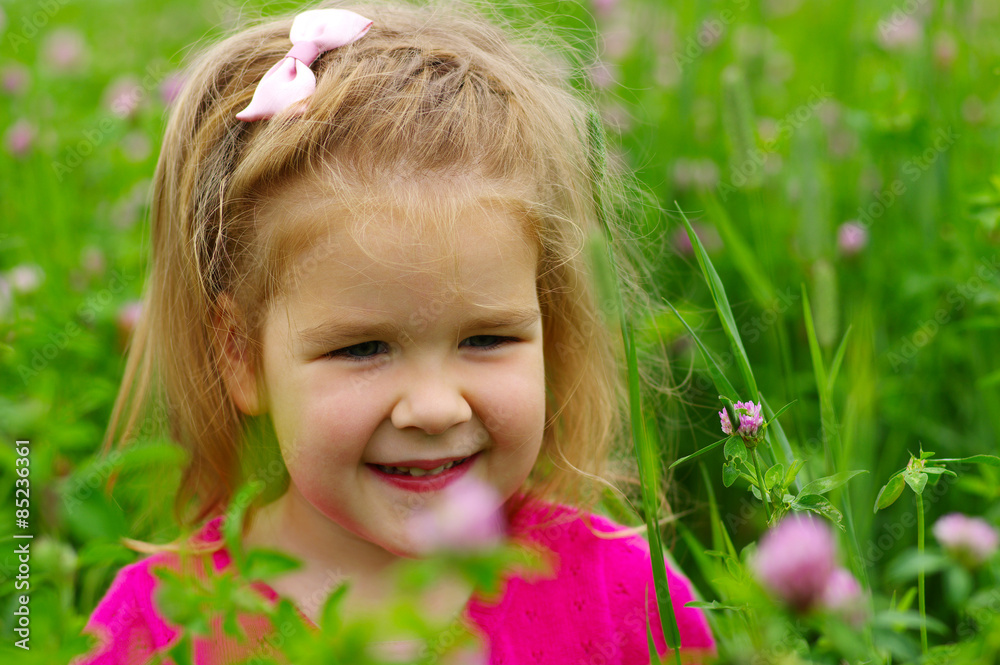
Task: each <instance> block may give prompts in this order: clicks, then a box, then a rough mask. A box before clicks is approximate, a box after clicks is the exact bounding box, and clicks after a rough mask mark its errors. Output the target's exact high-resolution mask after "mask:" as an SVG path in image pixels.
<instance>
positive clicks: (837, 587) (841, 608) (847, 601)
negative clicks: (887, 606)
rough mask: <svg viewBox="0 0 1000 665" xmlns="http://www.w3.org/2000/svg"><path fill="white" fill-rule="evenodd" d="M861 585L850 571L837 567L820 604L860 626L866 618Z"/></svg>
mask: <svg viewBox="0 0 1000 665" xmlns="http://www.w3.org/2000/svg"><path fill="white" fill-rule="evenodd" d="M862 601H863V596H862V593H861V585H860V584H858V581H857V580H856V579H854V575H851V573H850V572H849V571H847V570H846V569H844V568H836V569H835V570H834V571H833V573H831V574H830V579H829V580H827V583H826V588H824V589H823V594H822V596H821V598H820V604H821V605H822V607H823V608H824V609H826V610H829V611H831V612H833V613H835V614H839V615H840V616H841V617H842V618H843V619H844V620H845V621H847V622H848V623H850V624H852V625H853V626H854V627H855V628H860V626H861V623H862V622H864V620H865V607H864V604H863V602H862Z"/></svg>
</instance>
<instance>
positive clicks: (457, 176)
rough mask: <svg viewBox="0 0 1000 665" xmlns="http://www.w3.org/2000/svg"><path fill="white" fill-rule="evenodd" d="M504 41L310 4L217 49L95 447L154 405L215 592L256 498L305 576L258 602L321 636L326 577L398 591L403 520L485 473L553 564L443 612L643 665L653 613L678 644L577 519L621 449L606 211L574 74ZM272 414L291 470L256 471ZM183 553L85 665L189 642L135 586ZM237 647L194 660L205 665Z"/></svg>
mask: <svg viewBox="0 0 1000 665" xmlns="http://www.w3.org/2000/svg"><path fill="white" fill-rule="evenodd" d="M293 18H294V20H293ZM495 23H496V24H495ZM498 25H499V23H498V22H493V21H489V22H488V21H486V20H483V19H481V18H479V17H478V15H477V14H474V13H472V12H471V11H468V10H463V9H461V8H459V7H457V6H453V5H445V4H438V5H433V6H430V5H429V6H424V7H416V6H413V5H411V4H405V3H399V4H398V5H397V4H364V5H351V6H350V7H347V6H343V7H337V8H332V9H331V8H329V7H323V8H321V10H310V11H305V12H302V13H300V14H298V15H296V16H294V17H290V18H286V19H281V20H268V21H265V22H261V23H259V24H258V25H256V26H255V27H252V28H250V29H246V30H244V31H242V32H239V33H238V34H235V35H234V36H231V37H230V38H228V39H226V40H224V41H222V42H221V43H219V44H217V45H216V46H214V47H213V48H211V49H210V50H208V51H207V52H205V53H203V55H202V56H201V57H200V59H199V60H198V61H197V63H196V64H195V66H194V67H193V68H192V70H191V72H190V74H189V76H188V78H187V83H186V84H185V88H184V90H183V91H182V92H181V94H180V96H179V98H178V99H177V101H176V103H175V107H174V109H173V111H172V115H171V117H170V120H169V124H168V126H167V130H166V135H165V138H164V142H163V147H162V153H161V155H160V160H159V164H158V166H157V170H156V175H155V184H154V197H153V212H152V225H153V236H152V237H153V246H152V258H153V262H152V273H151V276H150V278H149V282H148V287H149V288H148V292H147V294H146V306H145V308H144V311H143V314H142V319H141V321H140V323H139V325H138V328H137V329H136V332H135V337H134V339H133V342H132V347H131V349H130V354H129V359H128V365H127V368H126V376H125V380H124V383H123V387H122V390H121V392H120V394H119V398H118V402H117V403H116V405H115V409H114V413H113V415H112V422H111V426H110V428H109V431H108V438H107V439H106V441H105V444H106V448H105V450H107V449H108V445H109V444H110V443H111V442H113V441H128V440H130V439H131V438H134V435H135V431H136V429H137V422H138V421H139V420H140V419H141V418H142V417H143V416H142V414H143V413H144V411H143V409H144V408H146V406H148V405H149V404H151V403H156V404H162V405H163V406H164V407H165V413H166V414H167V420H168V423H169V431H170V436H171V437H172V438H173V439H174V440H175V441H177V442H178V443H179V444H181V445H183V446H184V447H185V448H186V450H187V451H188V452H189V453H190V460H189V463H188V464H187V467H186V469H185V471H184V474H183V477H182V480H181V487H180V491H179V493H178V495H177V497H176V502H175V506H174V508H175V511H176V513H177V516H178V519H179V521H180V523H181V524H183V525H185V526H192V527H198V528H200V530H199V532H198V534H197V537H196V538H195V539H194V542H195V543H197V544H198V545H199V546H202V550H203V551H207V552H211V562H212V565H213V569H214V570H216V571H220V570H223V569H225V568H226V567H227V566H229V565H230V564H231V559H230V557H229V553H227V552H226V550H225V548H224V547H223V545H222V540H221V536H220V527H221V524H222V520H223V515H222V513H224V512H225V510H226V508H227V506H228V505H229V503H230V502H231V500H232V499H233V492H234V489H235V488H237V487H238V486H239V485H240V484H241V483H243V482H245V481H246V480H247V479H248V478H256V479H263V480H264V481H265V482H266V483H267V485H268V487H269V489H273V490H274V491H273V492H272V496H271V497H269V498H270V499H271V500H270V502H269V503H266V504H261V505H253V506H251V507H250V509H249V510H248V511H247V513H246V515H247V519H246V521H245V524H243V525H241V526H242V532H241V533H242V536H243V543H244V544H245V545H246V546H254V547H267V548H271V549H280V550H282V551H284V552H287V553H289V554H290V555H292V556H294V557H296V558H298V559H299V560H301V561H302V562H303V566H302V568H300V569H299V570H296V571H294V572H293V573H290V574H287V575H284V576H281V577H279V578H277V579H276V580H275V581H274V582H273V583H272V584H271V585H267V584H263V583H257V584H255V588H257V589H258V590H259V591H260V592H261V593H262V594H263V595H264V596H265V597H267V598H269V599H272V600H274V599H277V598H278V597H279V596H281V597H285V598H288V599H290V600H291V601H293V602H294V603H295V605H296V607H297V608H298V609H299V610H300V612H301V613H302V614H303V615H304V616H305V617H306V618H308V619H309V620H310V621H311V622H314V623H315V622H316V621H317V620H318V616H317V615H318V612H319V609H320V608H321V607H322V605H323V600H324V598H325V596H326V595H328V594H329V592H330V591H331V590H332V588H333V586H334V585H333V584H331V580H335V581H337V582H339V581H344V580H347V581H350V582H351V592H350V595H349V597H348V600H347V605H346V607H347V608H349V609H352V610H358V611H360V610H361V609H362V608H366V607H373V606H377V605H378V603H379V602H381V601H383V600H384V599H385V598H387V594H388V593H391V589H388V588H386V585H385V580H386V579H389V575H388V572H389V571H390V570H392V569H393V566H394V564H396V563H397V562H399V561H401V560H403V559H405V558H413V557H416V556H419V554H420V551H419V549H418V547H417V544H416V542H415V541H414V540H413V539H412V537H411V536H410V535H408V534H409V532H408V530H407V529H406V528H405V527H406V524H407V518H408V517H410V516H411V515H412V514H413V512H414V511H415V510H416V509H417V508H418V507H419V506H420V505H421V504H422V503H423V502H424V501H426V500H430V499H431V498H433V496H434V494H435V493H439V492H441V491H442V489H443V488H444V487H445V486H446V485H448V484H449V483H452V482H454V481H455V480H456V479H457V478H458V477H460V476H461V477H468V478H475V479H477V480H479V481H481V482H482V483H484V484H485V485H487V486H489V487H490V488H492V489H493V490H495V492H496V494H497V495H498V496H499V497H500V499H502V500H503V514H504V517H505V518H506V524H507V525H508V535H509V536H510V537H511V538H515V537H516V538H519V539H522V540H524V541H525V542H534V543H537V544H539V545H541V546H543V547H544V548H546V549H547V550H549V551H551V552H552V553H553V554H554V555H555V557H556V559H555V560H556V561H557V562H558V564H557V566H556V570H555V571H554V574H553V576H551V577H548V578H545V579H537V580H526V579H522V578H520V577H517V576H512V577H511V578H510V579H508V580H507V581H506V584H505V586H504V590H503V593H502V597H501V598H500V600H499V601H498V602H497V601H496V600H494V601H493V602H486V601H485V600H484V599H483V598H481V597H480V596H479V594H478V593H477V592H476V590H475V589H472V588H467V587H463V586H462V585H460V584H451V585H450V586H448V585H446V586H444V587H443V588H442V589H440V590H439V594H438V595H437V596H436V597H435V599H434V607H435V608H437V610H438V611H441V612H443V613H444V615H446V616H459V615H460V616H461V618H462V620H463V621H464V623H465V625H467V626H468V627H469V628H470V630H473V631H474V632H475V633H476V634H477V635H478V636H480V637H481V638H482V641H481V645H482V655H483V656H484V657H486V658H488V660H484V661H483V662H490V663H517V664H522V665H523V664H526V663H547V664H559V663H621V664H629V665H632V664H635V663H646V662H648V661H649V655H648V654H649V650H648V643H647V634H646V625H647V621H649V622H651V624H652V630H653V635H654V641H655V644H656V648H657V651H658V652H659V654H660V655H661V656H662V655H664V654H666V653H667V651H668V650H667V647H666V644H665V641H664V637H663V633H662V630H661V628H660V616H659V613H658V611H657V608H656V604H655V596H654V592H655V589H654V582H653V576H652V568H651V559H650V551H649V545H648V543H647V541H646V540H645V538H644V537H643V536H642V535H641V534H640V533H637V532H635V531H630V530H623V529H622V527H621V526H620V525H618V524H617V523H615V522H613V521H611V520H609V519H607V518H605V517H602V516H600V515H596V514H593V512H592V511H593V509H595V507H596V504H597V501H598V500H599V498H600V496H601V490H602V488H603V487H604V486H610V484H609V483H608V481H607V480H605V478H607V477H611V476H612V473H611V471H612V470H613V468H614V466H615V465H616V464H620V462H621V460H622V459H630V457H631V453H630V452H629V451H630V439H629V435H628V429H627V427H623V423H624V421H623V418H622V414H623V413H624V412H625V411H624V409H623V394H624V391H623V390H621V380H622V378H623V373H622V371H621V369H620V365H619V363H620V361H621V357H622V354H621V353H620V349H621V340H620V339H619V338H616V337H615V335H614V334H613V333H612V332H611V331H613V330H615V328H616V326H617V321H615V320H611V321H608V320H606V319H605V317H604V316H602V310H601V307H600V306H599V302H598V300H599V298H598V296H597V292H596V287H595V279H594V276H593V274H592V270H591V268H590V264H589V262H588V261H587V253H586V252H585V251H584V250H585V247H586V241H587V239H588V238H590V237H593V236H595V235H598V236H599V235H600V234H602V233H603V232H604V230H603V229H602V228H601V221H600V220H601V216H600V214H599V211H598V209H597V206H598V205H599V204H598V203H597V201H599V200H600V198H601V197H599V196H597V195H596V191H598V190H596V187H600V190H599V191H602V192H605V194H606V193H607V192H608V191H611V190H610V189H608V187H607V184H606V183H603V180H604V179H605V178H606V176H605V175H604V174H603V173H602V171H601V170H600V169H598V170H595V168H594V166H593V164H595V163H596V161H599V160H594V159H593V151H594V145H593V141H592V139H591V138H590V133H589V132H588V129H587V127H588V112H589V111H590V109H591V107H590V106H589V104H588V103H587V102H586V101H585V100H584V99H582V97H581V95H579V94H578V93H576V92H575V91H574V88H573V87H572V86H571V85H570V83H569V82H568V81H567V80H566V79H567V76H566V72H565V71H564V70H565V63H561V62H560V61H559V60H558V59H557V58H554V57H552V56H551V55H548V54H547V51H545V50H543V49H540V48H535V47H532V46H530V44H529V42H527V41H523V40H520V39H516V38H514V37H513V36H511V35H510V34H508V32H506V31H505V30H503V29H501V28H499V27H497V26H498ZM602 183H603V184H602ZM605 205H606V206H607V204H605ZM608 207H610V206H608ZM611 231H612V232H613V233H615V236H616V238H617V237H618V236H619V235H621V233H620V230H616V229H611ZM618 242H624V241H623V240H619V241H618ZM615 249H616V251H617V247H616V248H615ZM619 262H620V263H621V265H625V257H624V255H622V257H621V258H619ZM623 281H626V282H628V281H629V280H627V279H625V280H623ZM632 286H633V288H634V290H638V289H637V287H635V285H634V284H633V285H632ZM154 387H159V388H162V394H156V392H155V390H154ZM123 416H127V418H126V419H124V421H123ZM123 422H124V424H122V423H123ZM261 422H263V423H265V424H266V427H265V430H266V431H267V432H268V433H270V435H271V436H272V437H273V440H274V441H276V446H277V448H278V450H280V460H281V464H279V465H278V467H279V470H278V471H275V469H274V465H264V464H263V463H260V462H256V464H257V465H258V466H256V467H255V466H254V464H255V463H254V462H251V461H250V460H254V459H257V458H255V457H254V453H255V451H256V448H255V446H253V445H251V442H250V441H251V438H252V437H251V436H250V432H252V431H253V430H254V425H255V424H260V423H261ZM443 467H448V468H443ZM414 470H415V473H414ZM275 497H276V498H275ZM609 532H618V533H615V534H609ZM609 535H614V536H617V537H609ZM175 549H176V547H175V548H171V547H170V546H161V547H156V548H152V549H149V548H147V549H146V550H145V551H147V552H151V551H155V553H154V554H152V555H151V556H149V557H147V558H145V559H142V560H140V561H138V562H136V563H133V564H131V565H128V566H125V567H124V568H123V569H122V570H121V571H120V572H119V573H118V575H117V577H116V579H115V580H114V581H113V583H112V585H111V588H110V589H109V590H108V592H107V594H106V595H105V596H104V598H103V599H102V600H101V602H100V604H99V605H98V606H97V608H96V609H95V610H94V613H93V615H92V616H91V619H90V621H89V623H88V625H87V628H86V631H87V632H89V633H92V634H94V635H96V636H97V637H98V638H99V639H100V644H99V645H98V647H96V649H95V651H94V652H92V653H91V654H89V655H88V656H87V657H85V658H84V659H82V660H81V662H82V663H87V664H95V665H96V664H106V663H107V664H110V663H141V662H146V661H148V660H150V659H151V658H152V656H153V653H154V652H156V651H158V650H162V649H164V648H165V647H167V646H169V645H171V644H173V643H174V642H176V640H177V639H178V630H177V628H176V627H172V626H171V625H170V624H168V623H167V622H166V620H165V619H164V618H163V616H162V613H161V612H160V610H159V609H158V608H157V607H156V602H155V598H154V591H155V589H156V587H157V584H158V581H157V579H156V578H155V577H154V575H153V574H152V571H151V570H150V568H151V565H152V564H154V563H163V562H165V561H171V560H172V559H171V557H175V556H176V552H175V551H174V550H175ZM206 556H207V554H206ZM668 573H669V574H668V577H669V586H670V594H671V597H672V599H673V604H674V610H675V612H676V614H677V617H678V623H679V627H680V633H681V652H682V655H683V656H684V659H685V661H686V662H703V660H704V661H705V662H707V659H708V658H709V657H710V656H711V655H712V653H713V651H714V642H713V639H712V636H711V634H710V632H709V629H708V626H707V623H706V621H705V617H704V615H703V614H702V612H701V610H697V609H693V608H687V607H685V603H687V602H689V601H691V600H692V599H693V594H692V589H691V587H690V585H689V583H688V582H687V580H686V579H685V578H684V577H683V576H682V575H681V574H680V573H678V572H677V571H673V570H668ZM258 582H259V581H258ZM257 637H261V635H257ZM236 653H237V648H236V646H235V645H234V644H233V642H232V640H230V639H229V638H228V637H226V636H222V635H217V636H216V637H215V638H213V639H211V640H202V639H201V638H197V639H195V662H196V663H198V664H199V665H207V664H209V663H222V662H227V659H229V658H232V657H233V656H234V655H235V654H236Z"/></svg>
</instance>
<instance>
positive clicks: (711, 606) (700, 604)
mask: <svg viewBox="0 0 1000 665" xmlns="http://www.w3.org/2000/svg"><path fill="white" fill-rule="evenodd" d="M684 607H697V608H699V609H702V610H741V611H742V610H747V609H749V608H750V606H749V605H746V604H743V605H726V604H725V603H720V602H719V601H717V600H712V601H706V600H692V601H690V602H687V603H684Z"/></svg>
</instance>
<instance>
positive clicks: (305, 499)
mask: <svg viewBox="0 0 1000 665" xmlns="http://www.w3.org/2000/svg"><path fill="white" fill-rule="evenodd" d="M299 194H300V196H301V191H300V192H299ZM297 200H301V199H292V198H290V197H289V198H288V199H287V200H285V201H283V202H280V201H279V202H276V205H273V206H270V207H269V209H268V210H267V211H264V213H265V215H266V216H267V217H268V218H267V219H265V220H263V221H264V223H277V224H283V225H294V224H297V223H299V222H300V220H304V218H306V217H311V216H313V215H324V217H323V218H325V219H330V220H331V221H332V222H333V223H334V225H338V224H339V225H342V224H343V223H344V222H343V220H342V219H338V217H337V216H336V215H335V214H334V213H333V212H332V210H333V209H332V207H324V205H323V204H322V203H321V204H320V205H319V206H316V205H315V204H312V205H309V206H305V205H302V204H299V203H297V202H296V201H297ZM312 201H314V202H315V201H316V199H312ZM324 210H326V212H324ZM404 214H405V215H408V216H409V220H412V219H416V220H417V221H419V220H420V217H419V215H420V212H419V211H416V212H415V211H412V210H410V211H402V212H400V213H398V214H395V215H394V214H386V215H384V216H382V217H379V218H376V219H374V220H372V221H371V224H372V225H371V226H369V227H368V230H369V231H371V230H372V229H378V230H377V232H374V233H370V234H369V237H370V238H372V241H371V242H372V243H373V244H371V245H370V246H367V250H368V253H370V254H371V255H373V256H374V260H373V259H372V258H369V257H368V256H366V254H365V252H363V251H362V250H361V249H360V248H359V247H358V246H357V245H356V244H355V243H354V242H353V241H352V239H351V238H350V235H349V234H348V233H347V232H346V231H344V230H343V229H341V230H339V231H338V232H336V233H335V234H334V235H332V236H328V237H324V238H322V239H321V240H320V241H319V242H318V243H317V244H316V245H314V246H313V247H312V248H310V250H308V251H307V252H305V253H304V254H303V255H302V256H301V257H299V259H298V261H297V263H296V264H295V266H294V267H293V270H294V271H295V274H296V276H297V277H298V279H297V281H296V284H294V285H292V286H291V287H290V290H289V291H288V293H287V295H286V297H284V298H283V299H282V300H280V301H278V302H277V303H276V306H275V307H273V308H272V309H271V312H270V314H269V316H268V318H267V319H266V320H265V323H264V328H263V383H264V387H265V392H264V393H263V394H261V395H256V394H255V393H252V391H251V393H248V394H251V399H252V400H258V399H259V400H260V401H259V403H258V405H257V408H256V409H253V410H257V411H259V410H261V409H263V410H265V411H267V412H268V413H269V414H270V416H271V418H272V420H273V423H274V427H275V431H276V433H277V437H278V441H279V443H280V447H281V451H282V455H283V456H284V458H285V462H286V465H287V467H288V471H289V475H290V478H291V483H290V487H289V491H288V493H287V494H286V495H285V496H284V497H282V499H281V501H284V502H286V504H291V505H285V506H284V508H285V509H286V510H292V511H293V512H295V513H296V514H297V515H298V516H299V518H303V519H304V518H305V516H309V518H308V520H309V524H310V526H311V527H315V528H325V529H327V530H328V535H329V540H328V541H327V542H329V543H331V544H334V543H340V542H342V543H344V546H345V547H356V546H357V544H358V543H359V542H361V541H362V540H363V541H367V542H368V543H371V544H374V545H377V546H378V547H380V548H382V549H384V550H386V551H388V552H390V553H393V554H395V555H400V556H416V555H417V554H418V552H416V551H415V550H414V548H413V544H412V543H410V541H409V540H408V538H407V536H406V528H405V521H406V519H407V518H408V517H409V516H411V515H412V513H413V511H414V510H416V509H418V508H420V507H421V506H423V505H424V504H425V503H426V502H427V501H428V500H432V499H433V498H434V496H435V495H436V494H439V493H440V489H430V490H429V489H426V488H415V489H404V488H402V487H400V486H398V485H396V484H394V483H393V482H391V481H390V480H389V479H387V477H386V476H385V475H384V474H382V473H380V472H379V471H378V470H377V468H376V467H375V466H374V465H385V466H403V463H404V462H412V461H432V460H447V459H455V458H466V457H469V456H471V455H476V456H475V457H474V458H473V459H471V460H469V461H468V462H465V463H464V465H465V466H467V467H468V468H467V469H466V475H468V476H472V477H474V478H476V479H479V480H481V481H483V482H485V483H487V484H489V485H490V486H492V487H493V488H494V489H495V490H496V491H497V493H498V494H499V495H500V497H501V498H503V499H504V500H506V499H507V498H509V497H510V496H511V495H512V494H513V493H514V492H515V491H516V490H517V489H518V488H519V487H520V486H521V484H522V483H523V482H524V480H525V479H526V478H527V476H528V472H529V471H530V470H531V468H532V466H533V465H534V463H535V460H536V459H537V457H538V453H539V448H540V446H541V442H542V434H543V430H544V424H545V371H544V358H543V353H542V319H541V313H540V309H539V303H538V297H537V292H536V283H535V279H536V266H537V262H538V256H537V250H536V248H535V246H534V244H533V243H529V242H528V241H527V239H526V237H525V234H524V232H523V230H521V228H520V221H519V220H517V219H516V218H514V217H513V216H512V215H509V214H507V213H505V212H500V211H491V212H484V211H483V210H481V209H474V208H468V209H466V210H465V212H463V213H462V215H461V217H460V219H459V220H458V223H457V224H456V225H455V228H456V229H458V231H457V232H456V236H457V237H455V238H451V237H436V236H435V235H434V233H433V231H430V230H429V229H431V228H432V227H431V226H430V225H422V224H411V223H409V221H408V222H407V223H406V224H402V225H400V224H399V223H398V221H395V220H398V218H399V215H404ZM414 215H417V217H416V218H414ZM394 218H395V220H394ZM321 219H322V218H321ZM313 221H315V220H313ZM347 223H351V221H350V220H347ZM294 228H295V227H294V226H289V229H294ZM446 473H447V472H446ZM425 478H426V477H425ZM413 480H420V479H413ZM359 539H360V540H359Z"/></svg>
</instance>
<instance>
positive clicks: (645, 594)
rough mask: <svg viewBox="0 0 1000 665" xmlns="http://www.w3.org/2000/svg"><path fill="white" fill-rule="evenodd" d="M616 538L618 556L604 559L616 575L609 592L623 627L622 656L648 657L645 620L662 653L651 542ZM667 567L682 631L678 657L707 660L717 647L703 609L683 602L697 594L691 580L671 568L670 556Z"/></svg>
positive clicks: (638, 660)
mask: <svg viewBox="0 0 1000 665" xmlns="http://www.w3.org/2000/svg"><path fill="white" fill-rule="evenodd" d="M618 542H619V543H620V544H621V547H616V548H614V550H613V551H614V553H615V554H614V556H615V558H617V559H618V560H617V561H609V562H608V564H610V566H611V569H610V571H609V572H610V573H611V574H610V576H609V579H612V580H614V581H613V582H612V588H611V589H610V594H609V595H610V596H611V598H612V601H611V604H612V610H613V611H614V612H616V613H617V615H618V617H619V619H618V621H619V625H620V626H621V627H622V628H623V629H624V630H625V631H626V632H627V636H626V637H627V639H626V640H624V641H625V643H626V644H627V645H628V646H627V647H626V648H627V650H628V651H630V653H627V654H626V656H627V657H626V658H625V662H629V663H649V662H650V657H649V641H648V637H647V634H646V631H647V621H648V623H649V630H650V631H651V632H652V635H653V641H654V644H655V645H656V651H657V653H658V654H659V656H660V658H664V657H665V656H666V655H667V654H668V653H669V652H668V649H667V644H666V640H665V639H664V637H663V629H662V627H661V625H660V612H659V608H658V607H657V603H656V595H655V594H656V582H655V580H654V578H653V565H652V557H651V554H650V549H649V543H648V542H647V541H646V539H645V538H643V537H642V536H641V535H635V536H630V537H627V538H623V539H621V540H620V541H618ZM666 569H667V586H668V587H669V590H670V600H671V605H672V606H673V609H674V616H675V617H676V619H677V627H678V630H679V632H680V637H681V656H682V660H683V662H685V663H692V664H693V663H702V662H705V663H707V662H709V660H711V658H712V657H714V655H715V653H716V647H715V640H714V639H713V637H712V632H711V629H710V628H709V626H708V621H707V619H706V617H705V613H704V611H702V610H701V609H699V608H694V607H685V604H686V603H688V602H690V601H692V600H694V599H695V598H694V591H693V588H692V586H691V583H690V581H688V579H687V578H686V577H685V576H684V575H683V574H681V573H680V572H678V571H676V570H674V569H673V568H672V567H671V565H670V562H669V561H667V562H666Z"/></svg>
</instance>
